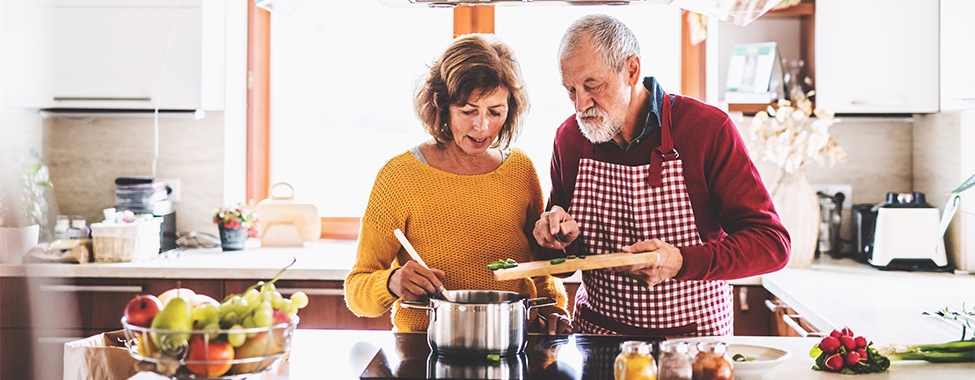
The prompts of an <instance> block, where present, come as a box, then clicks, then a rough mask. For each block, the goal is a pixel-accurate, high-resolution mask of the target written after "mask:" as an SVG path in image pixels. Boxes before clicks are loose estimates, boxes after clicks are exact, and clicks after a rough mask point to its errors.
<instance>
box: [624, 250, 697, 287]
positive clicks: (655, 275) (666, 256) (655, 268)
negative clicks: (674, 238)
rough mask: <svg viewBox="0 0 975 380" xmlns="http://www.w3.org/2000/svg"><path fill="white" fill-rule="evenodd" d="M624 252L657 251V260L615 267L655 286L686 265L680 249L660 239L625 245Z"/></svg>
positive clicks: (627, 274)
mask: <svg viewBox="0 0 975 380" xmlns="http://www.w3.org/2000/svg"><path fill="white" fill-rule="evenodd" d="M623 252H629V253H644V252H656V253H657V261H654V262H652V263H647V264H633V265H626V266H622V267H616V268H614V269H615V271H616V272H618V273H620V274H622V275H624V276H627V277H630V278H632V279H634V280H637V281H640V282H642V283H644V284H646V285H647V286H654V285H656V284H658V283H660V282H662V281H664V280H666V279H668V278H673V277H674V276H676V275H677V273H678V272H680V268H681V266H682V265H684V256H683V255H682V254H681V253H680V249H678V248H677V247H674V246H672V245H670V244H667V243H666V242H664V241H662V240H660V239H650V240H644V241H641V242H639V243H636V244H633V245H628V246H625V247H623Z"/></svg>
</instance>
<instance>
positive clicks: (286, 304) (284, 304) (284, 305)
mask: <svg viewBox="0 0 975 380" xmlns="http://www.w3.org/2000/svg"><path fill="white" fill-rule="evenodd" d="M294 304H295V303H294V302H291V300H290V299H287V298H285V299H282V300H281V305H279V306H278V310H281V311H283V312H284V313H285V314H288V315H294V313H292V312H291V309H292V308H293V309H294V310H298V308H295V307H294Z"/></svg>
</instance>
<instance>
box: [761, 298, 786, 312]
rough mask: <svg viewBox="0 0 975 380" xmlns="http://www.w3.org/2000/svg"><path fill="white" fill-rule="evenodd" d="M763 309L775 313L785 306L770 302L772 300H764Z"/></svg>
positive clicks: (780, 303) (781, 303)
mask: <svg viewBox="0 0 975 380" xmlns="http://www.w3.org/2000/svg"><path fill="white" fill-rule="evenodd" d="M765 307H767V308H768V310H769V311H771V312H775V311H776V310H780V309H785V308H786V307H787V306H785V303H784V302H782V301H776V302H772V300H765Z"/></svg>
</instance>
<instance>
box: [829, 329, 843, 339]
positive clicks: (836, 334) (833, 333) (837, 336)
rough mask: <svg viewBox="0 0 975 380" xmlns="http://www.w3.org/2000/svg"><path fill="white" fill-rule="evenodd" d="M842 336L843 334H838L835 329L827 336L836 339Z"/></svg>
mask: <svg viewBox="0 0 975 380" xmlns="http://www.w3.org/2000/svg"><path fill="white" fill-rule="evenodd" d="M842 335H843V334H840V332H839V330H836V329H833V332H831V333H829V336H831V337H834V338H837V339H838V338H839V337H840V336H842Z"/></svg>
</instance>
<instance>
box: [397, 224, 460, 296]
mask: <svg viewBox="0 0 975 380" xmlns="http://www.w3.org/2000/svg"><path fill="white" fill-rule="evenodd" d="M393 235H396V239H397V240H399V242H400V244H403V248H406V252H407V253H409V254H410V258H412V259H413V261H416V262H417V263H420V265H422V266H423V267H424V268H427V269H430V267H428V266H427V263H424V262H423V259H421V258H420V254H418V253H416V249H414V248H413V244H410V241H409V240H406V235H403V231H400V229H399V228H397V229H395V230H393ZM446 291H447V289H444V288H443V286H441V287H440V289H439V291H438V292H437V293H438V294H440V296H442V297H443V299H445V300H447V301H448V302H454V298H453V297H451V296H449V295H447V293H446Z"/></svg>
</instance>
